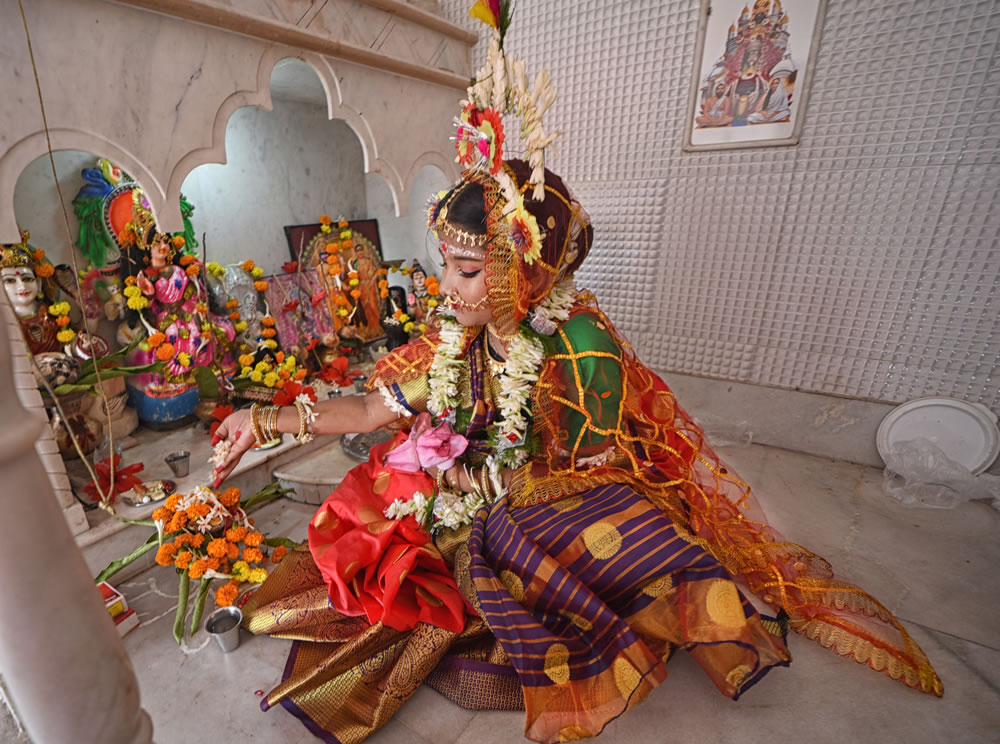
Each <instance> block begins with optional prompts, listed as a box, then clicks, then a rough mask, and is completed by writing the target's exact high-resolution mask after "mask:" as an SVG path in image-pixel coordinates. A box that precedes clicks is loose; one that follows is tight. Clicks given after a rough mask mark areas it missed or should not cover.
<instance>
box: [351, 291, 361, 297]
mask: <svg viewBox="0 0 1000 744" xmlns="http://www.w3.org/2000/svg"><path fill="white" fill-rule="evenodd" d="M360 296H361V290H360V289H352V290H351V297H353V298H354V299H358V298H359V297H360Z"/></svg>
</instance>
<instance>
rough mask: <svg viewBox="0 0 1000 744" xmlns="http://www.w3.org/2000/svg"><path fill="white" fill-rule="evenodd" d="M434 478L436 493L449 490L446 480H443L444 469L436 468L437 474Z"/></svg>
mask: <svg viewBox="0 0 1000 744" xmlns="http://www.w3.org/2000/svg"><path fill="white" fill-rule="evenodd" d="M435 480H436V481H437V487H438V493H442V492H445V491H449V489H448V483H447V481H445V471H444V470H442V469H441V468H438V471H437V476H435Z"/></svg>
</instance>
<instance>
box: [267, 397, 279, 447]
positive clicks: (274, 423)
mask: <svg viewBox="0 0 1000 744" xmlns="http://www.w3.org/2000/svg"><path fill="white" fill-rule="evenodd" d="M280 413H281V408H279V407H278V406H271V439H270V440H269V441H271V442H273V441H274V440H275V439H277V438H278V437H280V436H281V432H280V431H279V430H278V415H279V414H280Z"/></svg>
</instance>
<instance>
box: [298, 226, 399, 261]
mask: <svg viewBox="0 0 1000 744" xmlns="http://www.w3.org/2000/svg"><path fill="white" fill-rule="evenodd" d="M348 223H349V225H350V228H351V229H352V230H355V231H357V232H359V233H361V234H362V235H363V236H364V237H366V238H367V239H368V240H369V241H370V242H371V243H372V245H374V246H375V248H376V249H377V250H378V252H379V255H380V256H381V254H382V239H381V238H380V237H379V234H378V220H376V219H366V220H348ZM322 227H323V226H322V225H321V224H320V223H318V222H317V223H316V224H308V225H285V228H284V229H285V240H287V241H288V252H289V254H291V257H292V260H293V261H298V260H299V252H300V251H304V250H306V249H307V248H308V247H309V243H310V242H312V240H313V238H315V237H316V236H317V235H319V234H320V232H322ZM333 229H334V230H336V229H337V223H336V222H334V223H333Z"/></svg>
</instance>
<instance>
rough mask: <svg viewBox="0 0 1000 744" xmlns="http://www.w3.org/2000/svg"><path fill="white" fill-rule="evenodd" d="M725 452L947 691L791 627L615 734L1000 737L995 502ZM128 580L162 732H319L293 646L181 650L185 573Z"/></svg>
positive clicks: (482, 728) (784, 738)
mask: <svg viewBox="0 0 1000 744" xmlns="http://www.w3.org/2000/svg"><path fill="white" fill-rule="evenodd" d="M723 454H724V456H725V457H726V459H727V460H728V461H729V462H730V464H731V465H732V466H734V468H735V469H736V470H738V471H739V472H740V473H741V475H742V476H743V477H744V478H745V479H747V480H748V481H749V482H750V483H752V484H753V485H754V487H755V489H756V491H757V493H758V496H759V498H760V500H761V502H762V504H763V506H764V508H765V510H766V511H767V512H768V514H769V516H770V518H771V521H772V523H773V524H774V526H775V527H777V528H778V529H779V530H781V531H782V532H783V533H784V534H785V536H786V537H788V538H789V539H791V540H794V541H796V542H800V543H802V544H804V545H806V546H808V547H810V548H811V549H812V550H814V551H816V552H817V553H819V554H821V555H823V556H825V557H827V558H828V559H829V560H830V561H831V562H832V563H833V565H834V566H835V568H836V569H837V570H838V571H839V572H840V573H841V574H842V575H843V576H844V577H845V578H847V579H849V580H852V581H856V582H858V583H860V584H862V585H863V586H864V587H865V588H867V589H868V590H869V591H870V592H872V593H873V594H875V595H876V596H877V597H879V598H880V599H881V601H882V602H883V603H884V604H886V605H887V606H888V607H889V608H890V609H891V610H892V611H893V612H895V613H896V614H897V615H898V616H899V617H900V618H901V619H902V620H903V621H904V622H905V623H906V625H907V627H908V628H909V629H910V631H911V633H912V635H913V637H914V638H915V639H916V640H917V642H918V643H920V645H921V646H922V647H923V649H924V650H925V651H926V653H927V654H928V656H929V657H930V659H931V661H932V662H933V663H934V665H935V666H936V668H937V670H938V673H939V675H940V677H941V678H942V680H943V682H944V686H945V695H944V697H943V698H941V699H936V698H934V697H932V696H928V695H924V694H921V693H918V692H915V691H913V690H911V689H909V688H907V687H906V686H904V685H902V684H900V683H898V682H893V681H892V680H890V679H889V678H888V677H886V676H884V675H881V674H876V673H875V672H872V671H870V670H868V669H866V668H865V667H862V666H861V665H859V664H857V663H855V662H853V661H850V660H846V659H842V658H840V657H838V656H836V655H834V654H833V653H832V652H829V651H826V650H824V649H822V648H821V647H820V646H818V645H817V644H815V643H812V642H810V641H808V640H807V639H805V638H803V637H800V636H797V635H795V634H792V637H791V638H790V639H789V643H790V646H791V651H792V655H793V657H794V662H793V664H792V666H791V667H790V668H788V669H776V670H774V671H773V672H772V673H771V674H770V675H769V676H768V677H767V679H765V680H764V681H763V682H761V683H760V684H759V685H757V686H756V687H754V688H753V689H752V690H750V691H749V692H748V693H747V694H746V695H745V696H744V697H743V698H741V699H740V701H739V702H735V703H734V702H732V701H730V700H728V699H726V698H723V697H722V696H720V695H719V694H718V692H717V691H716V690H715V688H714V687H713V686H712V685H711V684H710V683H709V681H708V680H707V679H706V678H705V677H704V675H703V674H702V673H701V670H700V669H699V667H698V666H697V665H696V664H694V663H693V661H691V660H690V659H689V658H687V657H686V656H684V655H683V654H679V655H678V656H677V657H675V658H674V660H673V661H671V663H670V665H669V676H668V678H667V680H666V682H665V683H664V684H663V685H661V686H660V687H659V688H658V689H656V690H654V691H653V693H652V694H651V695H650V696H649V698H647V700H646V701H645V702H644V703H642V704H641V705H639V706H638V707H637V708H635V709H634V710H633V711H631V712H630V713H628V714H627V715H625V716H623V717H622V718H620V719H618V720H616V721H614V722H613V723H611V724H610V725H609V726H608V727H607V729H606V730H605V732H604V733H603V734H602V736H601V740H603V741H605V742H629V744H647V743H648V744H664V743H665V742H672V743H676V744H682V743H683V742H726V741H734V742H737V741H738V742H740V743H741V744H749V743H754V742H760V743H761V744H764V743H765V742H766V743H767V744H772V742H793V741H811V742H831V743H832V742H837V743H838V744H840V743H842V742H876V741H879V742H907V743H908V744H931V743H932V742H933V743H937V742H942V741H948V742H962V743H963V744H964V743H965V742H997V741H1000V591H998V590H1000V571H998V570H997V569H998V567H1000V540H998V537H1000V513H998V512H996V511H994V510H993V509H992V508H990V507H989V506H987V505H986V504H982V503H967V504H964V505H962V506H960V507H959V508H957V509H954V510H950V511H937V510H927V509H920V510H916V509H910V508H905V507H902V506H898V505H896V504H894V503H892V502H890V501H889V500H888V499H887V498H886V497H885V496H883V495H882V492H881V490H880V484H881V472H880V471H878V470H874V469H871V468H865V467H861V466H857V465H852V464H847V463H843V462H837V461H831V460H825V459H822V458H817V457H812V456H809V455H803V454H798V453H793V452H788V451H784V450H778V449H772V448H767V447H762V446H758V445H753V446H749V447H739V448H731V449H728V450H725V451H724V452H723ZM314 509H315V507H314V506H311V505H307V504H301V503H296V502H294V501H291V500H283V501H281V502H278V503H275V504H271V505H269V506H268V507H266V508H265V509H263V510H261V511H260V512H258V514H257V516H258V524H259V525H260V526H261V527H263V528H264V529H265V530H266V531H267V532H268V533H269V534H272V535H278V534H282V535H287V536H289V537H292V538H297V539H300V538H302V537H304V535H305V525H306V523H307V521H308V519H309V518H310V516H311V515H312V513H313V511H314ZM120 588H121V589H122V590H123V591H124V592H125V594H126V596H127V597H128V599H129V601H130V603H131V604H132V605H133V606H134V607H136V608H137V611H138V613H139V615H140V617H141V620H142V625H141V626H140V627H139V628H138V629H136V630H134V631H133V632H132V633H130V634H129V635H128V636H126V637H125V639H124V643H125V647H126V649H127V650H128V651H129V653H130V655H131V657H132V661H133V663H134V666H135V671H136V674H137V676H138V678H139V683H140V687H141V694H142V702H143V706H144V707H145V709H146V710H147V711H148V712H149V713H150V715H151V716H152V719H153V724H154V735H155V738H156V741H158V742H160V743H161V744H172V743H173V742H185V741H186V742H193V741H222V742H235V741H248V740H253V741H254V742H257V743H258V744H270V743H271V742H274V743H278V742H281V744H287V743H288V742H308V741H315V740H314V739H313V738H312V737H311V735H310V734H309V733H308V732H307V731H306V730H305V728H304V727H303V726H302V725H301V724H300V723H299V722H298V720H297V719H295V718H293V717H292V716H291V715H289V714H288V713H286V712H285V711H284V710H283V709H280V708H278V709H274V710H271V711H269V712H267V713H262V712H261V711H260V709H259V703H260V696H261V695H262V694H263V693H264V692H265V691H267V690H269V689H270V688H271V687H272V686H274V684H275V683H276V682H277V681H278V680H279V678H280V674H281V669H282V667H283V666H284V663H285V657H286V654H287V651H288V648H289V646H290V642H288V641H280V640H272V639H269V638H257V637H253V636H251V635H250V634H248V633H247V632H246V631H242V640H241V645H240V647H239V648H238V649H237V650H236V651H234V652H232V653H230V654H222V653H221V651H220V649H219V648H218V647H217V646H216V644H215V643H214V641H211V640H210V639H209V638H207V637H206V636H205V635H204V632H203V631H202V632H199V633H198V634H196V635H195V636H194V637H193V638H191V639H189V640H188V641H187V643H186V645H185V646H184V647H183V648H180V649H179V648H178V647H177V646H176V645H175V644H174V641H173V639H172V638H171V634H170V628H171V624H172V622H173V616H174V607H175V605H176V598H177V586H176V577H175V575H174V572H173V570H168V569H165V568H161V567H155V568H153V569H151V570H149V571H147V572H145V573H143V574H140V575H139V576H137V577H135V578H133V579H131V580H129V581H127V582H125V583H124V584H122V585H121V586H120ZM523 724H524V716H523V714H522V713H508V712H478V713H477V712H473V711H467V710H464V709H461V708H459V707H457V706H456V705H454V704H453V703H451V702H450V701H449V700H447V699H445V698H444V697H442V696H441V695H439V694H438V693H436V692H434V691H433V690H431V689H428V688H421V689H420V690H418V692H417V694H416V695H415V696H414V697H413V698H412V699H411V700H410V701H409V702H407V703H406V704H405V705H404V706H403V708H402V709H401V710H400V711H399V713H398V714H397V715H396V717H395V718H394V719H393V720H392V721H391V722H390V723H389V725H388V726H386V727H385V728H384V729H382V730H381V731H379V732H378V733H377V734H376V735H375V736H373V737H372V738H371V739H369V741H370V742H372V743H373V744H388V743H389V742H406V743H407V744H410V743H415V744H444V743H445V742H458V743H459V744H506V743H507V742H511V743H513V742H520V741H524V738H523Z"/></svg>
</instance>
